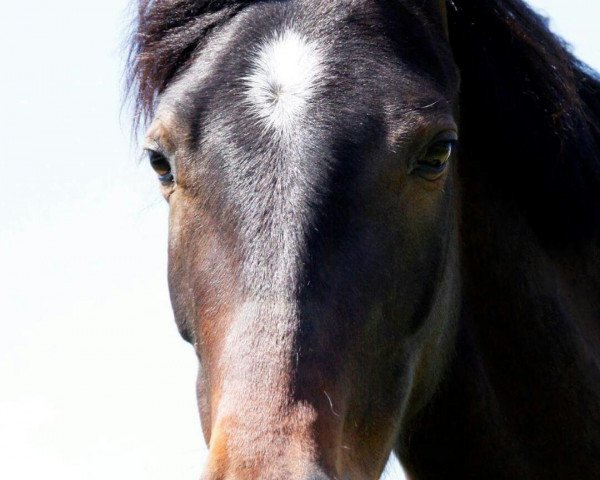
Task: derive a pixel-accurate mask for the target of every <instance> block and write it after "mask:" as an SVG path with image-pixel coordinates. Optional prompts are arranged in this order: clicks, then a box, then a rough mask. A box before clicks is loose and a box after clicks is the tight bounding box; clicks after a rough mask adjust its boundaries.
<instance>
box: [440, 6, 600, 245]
mask: <svg viewBox="0 0 600 480" xmlns="http://www.w3.org/2000/svg"><path fill="white" fill-rule="evenodd" d="M448 14H449V22H450V39H451V44H452V50H453V52H454V55H455V61H456V62H457V64H458V67H459V70H460V72H461V77H462V88H461V118H460V126H461V145H462V149H463V150H462V151H463V153H464V155H462V156H463V157H466V158H467V161H466V163H468V165H466V167H465V169H464V171H463V172H462V173H461V176H463V175H464V176H468V174H469V173H471V174H473V173H474V174H475V175H476V177H477V178H478V180H479V181H481V177H482V176H483V177H484V179H485V180H484V184H485V185H486V188H490V187H491V189H493V190H494V193H495V194H497V195H498V196H501V197H502V199H503V200H504V201H506V200H510V201H513V202H516V203H517V205H518V206H519V207H520V210H521V211H523V212H524V213H525V215H526V216H527V218H528V219H529V222H530V224H531V225H532V227H533V228H534V231H535V232H536V233H537V235H538V237H539V238H540V240H541V241H542V243H544V244H545V245H546V246H547V247H560V246H561V245H565V244H572V243H573V242H575V243H579V242H580V241H584V240H586V239H587V240H590V239H592V238H593V239H595V240H598V232H599V228H600V161H599V160H598V156H599V153H600V82H599V81H598V78H597V77H596V75H595V74H594V73H593V72H592V71H591V70H590V69H589V68H587V67H586V66H585V65H583V64H582V63H581V62H580V61H579V60H577V59H576V58H575V57H574V56H573V55H572V54H571V52H570V51H569V49H568V48H567V46H566V45H565V43H564V42H563V41H562V40H561V39H560V38H558V37H557V36H556V35H554V34H553V33H552V32H551V31H550V30H549V28H548V25H547V21H546V20H545V19H544V18H542V17H540V16H539V15H538V14H536V13H535V12H533V11H532V10H531V9H530V8H529V7H528V6H527V5H526V4H525V3H524V2H522V1H521V0H496V1H491V2H473V1H472V0H454V1H453V2H450V5H449V8H448ZM466 181H467V182H468V179H466ZM463 183H465V182H464V181H463Z"/></svg>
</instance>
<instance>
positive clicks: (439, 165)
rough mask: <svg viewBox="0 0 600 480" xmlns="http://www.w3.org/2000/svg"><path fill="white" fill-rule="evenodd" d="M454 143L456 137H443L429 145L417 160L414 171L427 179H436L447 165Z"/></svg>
mask: <svg viewBox="0 0 600 480" xmlns="http://www.w3.org/2000/svg"><path fill="white" fill-rule="evenodd" d="M455 145H456V138H444V139H441V140H437V141H435V142H434V143H433V144H431V145H430V146H429V148H428V149H427V151H426V152H425V154H424V155H423V156H422V157H421V158H420V159H419V160H418V161H417V165H416V168H415V170H416V173H417V174H419V175H420V176H422V177H424V178H426V179H428V180H437V179H438V178H440V177H441V175H442V173H444V171H445V170H446V167H447V166H448V160H450V157H451V156H452V151H453V149H454V147H455Z"/></svg>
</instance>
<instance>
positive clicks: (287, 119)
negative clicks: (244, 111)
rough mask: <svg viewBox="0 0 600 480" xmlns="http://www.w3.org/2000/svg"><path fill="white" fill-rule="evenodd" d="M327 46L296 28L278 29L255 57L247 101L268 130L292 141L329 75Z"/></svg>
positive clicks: (248, 80)
mask: <svg viewBox="0 0 600 480" xmlns="http://www.w3.org/2000/svg"><path fill="white" fill-rule="evenodd" d="M324 56H325V52H324V46H323V45H322V44H321V42H320V41H319V40H318V39H314V38H309V37H308V36H307V35H305V34H302V33H300V32H299V31H297V30H296V29H294V28H293V27H286V28H283V29H276V30H275V31H274V32H273V33H272V34H271V35H270V36H269V37H267V38H266V39H264V40H263V41H262V42H261V43H260V44H259V45H258V46H257V48H256V50H255V52H254V53H253V54H252V61H251V68H250V73H249V74H248V75H247V76H246V77H245V78H244V83H245V87H246V89H245V97H246V98H245V101H246V102H247V103H248V105H249V106H250V108H251V110H252V112H253V114H254V116H255V117H256V119H257V120H258V121H260V122H262V123H263V124H264V126H265V128H268V129H269V130H271V131H272V132H273V133H274V134H276V135H278V136H279V137H280V138H281V139H283V140H290V139H291V137H292V136H293V135H294V129H295V127H297V126H298V125H299V124H300V123H301V122H302V120H303V117H304V115H305V114H306V111H307V108H308V106H309V104H310V103H311V102H312V101H313V99H314V96H315V93H316V90H317V88H318V86H319V83H320V82H322V80H323V77H324V76H325V64H324Z"/></svg>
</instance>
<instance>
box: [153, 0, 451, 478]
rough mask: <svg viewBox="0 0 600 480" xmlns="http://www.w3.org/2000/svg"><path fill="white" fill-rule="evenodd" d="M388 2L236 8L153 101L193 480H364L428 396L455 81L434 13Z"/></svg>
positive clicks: (445, 235) (439, 315) (446, 262)
mask: <svg viewBox="0 0 600 480" xmlns="http://www.w3.org/2000/svg"><path fill="white" fill-rule="evenodd" d="M390 3H391V2H376V1H347V2H301V1H289V2H256V3H254V4H251V5H249V6H247V7H246V8H244V9H243V10H241V11H240V12H239V13H237V15H235V16H234V17H233V18H231V19H230V20H228V21H227V22H226V23H225V24H224V25H221V26H219V27H218V28H215V29H214V31H212V32H211V33H210V34H209V35H208V37H207V39H206V42H205V44H204V45H202V48H200V49H199V51H198V52H197V54H196V55H195V56H194V57H193V58H194V60H193V62H191V64H190V65H189V66H188V67H187V68H186V69H185V71H183V72H182V73H181V74H180V75H178V77H177V78H176V79H175V80H174V81H173V82H172V83H171V84H170V86H169V88H168V89H167V90H166V91H165V92H164V93H163V94H162V95H161V98H160V103H159V107H158V109H157V113H156V117H155V119H154V122H153V123H152V125H151V127H150V129H149V132H148V140H147V146H148V149H149V150H150V151H151V162H152V164H153V166H154V167H155V169H156V170H157V172H158V173H159V175H160V176H161V183H162V188H163V190H164V194H165V197H166V198H167V199H168V201H169V204H170V212H171V213H170V245H169V281H170V290H171V298H172V303H173V307H174V312H175V317H176V321H177V323H178V326H179V328H180V331H181V332H182V334H183V335H184V337H185V338H186V339H188V340H190V341H191V342H192V343H193V344H194V346H195V348H196V351H197V353H198V356H199V358H200V365H201V368H200V373H199V376H198V398H199V406H200V411H201V416H202V425H203V429H204V434H205V438H206V440H207V442H208V443H209V445H210V457H209V462H208V466H207V471H206V474H205V476H206V478H209V479H229V478H244V479H246V478H247V479H256V478H264V479H280V478H281V479H283V478H285V479H309V478H310V479H316V478H323V479H327V478H355V479H358V478H365V479H370V478H377V477H378V475H379V474H380V473H381V470H382V469H383V467H384V465H385V462H386V460H387V457H388V455H389V453H390V451H391V449H392V447H393V445H394V442H395V441H396V439H397V437H398V435H399V434H400V432H401V429H402V425H403V422H404V421H405V420H406V419H407V418H408V417H409V416H410V415H412V414H413V413H414V412H415V411H416V410H418V407H419V405H420V404H422V403H423V402H424V401H425V400H426V399H427V396H428V394H429V392H430V391H431V390H432V386H433V385H434V384H435V372H436V371H439V370H440V368H441V364H442V363H443V359H444V354H445V351H446V346H445V342H444V338H445V335H446V334H447V333H448V328H447V325H449V324H450V323H451V312H452V311H453V306H452V299H453V298H454V297H455V291H454V285H455V281H454V275H455V268H454V265H455V263H454V261H455V254H454V252H455V250H456V248H455V247H456V246H455V240H456V238H455V237H456V234H455V231H456V230H455V221H454V193H455V188H454V186H453V174H452V171H453V166H452V164H453V163H454V156H453V155H452V150H453V147H454V144H455V141H456V136H457V128H456V125H455V122H454V117H453V111H454V105H455V96H456V90H457V79H456V75H455V70H454V66H453V63H452V60H451V54H450V52H449V48H448V46H447V44H446V41H445V38H444V33H443V27H442V22H441V15H440V16H439V18H438V16H437V15H438V14H439V13H440V12H439V11H438V10H437V9H436V8H429V9H426V10H423V7H417V6H415V5H412V3H411V2H404V3H402V2H396V3H395V4H394V5H393V6H391V5H390ZM414 3H418V4H422V3H423V2H414ZM384 4H385V5H384Z"/></svg>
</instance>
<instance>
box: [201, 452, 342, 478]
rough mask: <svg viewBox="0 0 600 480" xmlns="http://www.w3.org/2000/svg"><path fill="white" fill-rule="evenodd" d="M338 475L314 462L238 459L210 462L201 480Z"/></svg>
mask: <svg viewBox="0 0 600 480" xmlns="http://www.w3.org/2000/svg"><path fill="white" fill-rule="evenodd" d="M333 478H339V477H338V476H337V475H335V476H334V475H328V474H327V473H326V472H325V471H324V470H323V469H322V468H320V467H319V466H318V465H316V464H315V463H313V462H298V461H297V460H296V459H293V458H291V459H288V460H284V459H281V458H278V459H274V461H273V462H271V463H265V464H262V465H261V464H257V463H254V464H253V463H249V462H245V461H237V459H235V458H234V459H229V460H228V461H221V462H219V461H215V459H214V458H211V457H210V456H209V461H208V463H207V466H206V468H205V470H204V473H203V474H202V476H201V477H200V480H332V479H333Z"/></svg>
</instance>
